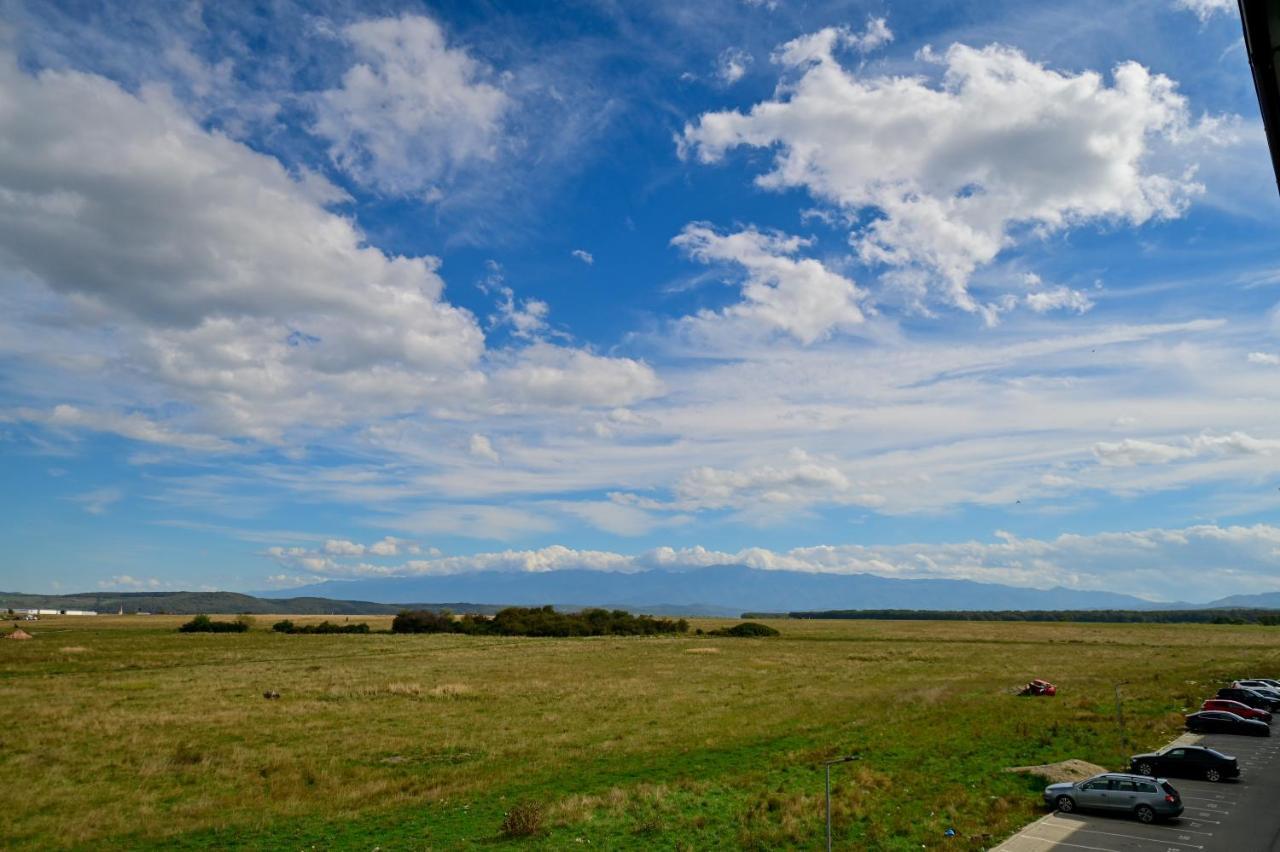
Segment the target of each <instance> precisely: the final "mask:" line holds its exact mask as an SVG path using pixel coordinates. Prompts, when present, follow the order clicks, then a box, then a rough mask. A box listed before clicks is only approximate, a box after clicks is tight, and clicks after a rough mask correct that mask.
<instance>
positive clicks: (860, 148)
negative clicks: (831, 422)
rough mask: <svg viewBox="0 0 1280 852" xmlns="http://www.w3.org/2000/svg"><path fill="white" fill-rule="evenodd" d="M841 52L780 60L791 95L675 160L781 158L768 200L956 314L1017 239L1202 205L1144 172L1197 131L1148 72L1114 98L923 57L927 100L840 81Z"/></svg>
mask: <svg viewBox="0 0 1280 852" xmlns="http://www.w3.org/2000/svg"><path fill="white" fill-rule="evenodd" d="M842 38H843V36H842V35H841V34H840V31H838V30H823V31H821V32H819V33H815V34H813V35H810V36H806V37H803V38H801V39H797V40H796V41H793V42H790V43H788V44H786V45H784V46H783V47H782V48H780V49H779V51H778V52H777V54H776V56H775V59H776V60H777V61H778V62H780V63H781V64H783V65H784V66H786V67H787V69H788V70H789V71H790V72H791V73H792V74H793V75H795V79H790V78H784V80H783V82H782V83H780V85H779V88H778V91H777V93H776V94H775V96H774V98H773V99H771V100H767V101H764V102H761V103H758V104H756V105H755V106H754V107H752V108H751V109H750V110H749V111H747V112H745V113H743V112H738V111H725V112H709V113H706V114H704V115H702V116H701V117H700V118H699V119H698V120H697V121H695V122H693V123H691V124H688V125H687V126H686V127H685V128H684V131H683V133H682V134H681V135H680V138H679V142H680V148H681V152H682V153H683V154H685V155H693V156H696V157H697V158H698V159H699V160H700V161H701V162H704V163H714V162H718V161H720V160H722V159H723V158H724V157H725V155H726V154H727V152H728V151H730V150H731V149H733V148H737V147H744V146H745V147H751V148H765V149H771V150H773V151H774V152H775V153H774V158H773V168H772V170H770V171H768V172H766V173H765V174H762V175H760V176H759V177H758V178H757V181H756V182H757V183H758V184H759V185H760V186H762V187H764V188H766V189H774V190H782V189H788V188H793V187H800V188H804V189H806V190H808V191H809V192H810V193H811V194H812V195H813V196H815V197H817V198H819V199H821V200H823V201H826V202H829V203H831V204H833V205H835V206H836V207H837V208H838V209H839V210H841V211H843V213H844V214H845V215H846V216H847V217H848V220H849V222H850V224H851V225H852V232H851V235H850V239H851V242H852V244H853V245H854V246H855V247H856V249H857V250H858V252H859V254H860V256H861V258H862V259H863V260H864V261H865V262H867V263H870V264H883V265H885V266H887V267H889V268H890V269H895V270H898V271H899V272H911V271H913V270H914V271H918V272H920V273H922V274H927V280H928V283H929V284H930V285H936V286H938V287H940V288H941V290H942V293H943V295H944V298H945V299H946V300H948V301H950V302H951V303H953V304H955V305H956V306H958V307H960V308H963V309H965V310H971V311H976V310H978V309H979V305H978V304H977V303H976V302H975V301H974V299H973V298H972V296H971V295H970V294H969V292H968V286H967V285H968V281H969V278H970V276H971V275H972V273H973V272H974V270H975V269H977V268H978V267H979V266H982V265H984V264H987V263H990V262H991V261H992V260H994V259H995V258H996V256H997V255H998V254H999V253H1000V252H1001V250H1003V249H1004V248H1006V247H1007V246H1010V245H1012V244H1014V243H1015V242H1017V241H1018V240H1020V239H1025V238H1026V237H1027V236H1029V235H1034V234H1047V233H1052V232H1055V231H1060V230H1063V229H1067V228H1071V227H1075V226H1079V225H1082V224H1085V223H1089V222H1123V223H1127V224H1130V225H1140V224H1142V223H1144V222H1147V221H1150V220H1152V219H1162V218H1172V217H1176V216H1178V215H1180V214H1181V213H1182V211H1183V210H1184V209H1185V207H1186V205H1187V203H1188V199H1189V198H1190V197H1191V196H1193V195H1194V194H1196V193H1197V192H1199V191H1200V190H1201V187H1199V186H1198V185H1197V184H1196V183H1194V182H1193V181H1192V180H1191V179H1190V178H1188V177H1187V176H1186V175H1184V174H1163V173H1160V172H1158V171H1156V170H1154V169H1153V168H1152V166H1151V165H1150V163H1149V159H1150V158H1149V156H1148V155H1149V153H1150V151H1151V149H1152V146H1153V144H1154V143H1155V142H1157V141H1161V142H1175V141H1177V139H1178V138H1179V137H1180V136H1182V135H1186V134H1187V133H1188V128H1189V127H1190V126H1191V124H1190V119H1189V116H1188V110H1187V104H1186V100H1185V98H1183V97H1182V96H1181V95H1180V94H1178V92H1177V91H1176V88H1175V85H1174V83H1173V81H1171V80H1170V79H1169V78H1167V77H1164V76H1163V75H1159V74H1152V73H1150V72H1149V71H1148V70H1147V69H1145V68H1143V67H1142V66H1141V65H1138V64H1136V63H1133V62H1126V63H1122V64H1120V65H1118V66H1116V68H1115V69H1114V71H1113V72H1112V79H1111V83H1110V84H1109V85H1108V83H1107V82H1106V81H1105V80H1104V79H1103V78H1102V76H1101V75H1100V74H1098V73H1096V72H1093V71H1085V72H1081V73H1078V74H1077V73H1069V72H1060V71H1055V70H1052V69H1049V68H1046V67H1045V66H1044V65H1041V64H1039V63H1036V62H1033V61H1032V60H1030V59H1028V58H1027V57H1026V56H1025V55H1023V54H1022V53H1021V52H1020V51H1018V50H1016V49H1014V48H1011V47H1005V46H1000V45H992V46H989V47H985V48H981V49H975V48H972V47H968V46H966V45H962V44H956V45H953V46H951V47H950V48H948V49H947V51H946V52H945V53H943V54H942V55H940V56H938V55H935V54H933V53H931V52H928V51H926V52H924V53H923V54H922V58H923V59H924V60H925V61H926V62H927V63H929V64H933V63H937V64H939V65H941V67H942V78H941V82H940V83H939V84H938V85H932V84H930V82H929V80H928V79H927V78H926V77H924V76H915V77H900V76H865V75H863V74H861V72H854V71H849V70H847V69H845V68H844V67H842V66H841V65H840V63H839V62H838V61H837V60H836V58H835V56H834V54H833V51H834V50H835V48H836V47H837V46H838V45H839V44H840V42H841V40H842ZM904 139H910V140H911V143H910V144H903V142H902V140H904ZM867 211H872V212H873V213H874V215H872V216H870V217H868V216H867V215H866V213H867Z"/></svg>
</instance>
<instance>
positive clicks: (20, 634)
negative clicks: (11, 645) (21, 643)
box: [4, 627, 31, 639]
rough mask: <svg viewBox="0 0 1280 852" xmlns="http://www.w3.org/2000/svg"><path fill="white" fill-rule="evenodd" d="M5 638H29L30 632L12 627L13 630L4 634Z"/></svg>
mask: <svg viewBox="0 0 1280 852" xmlns="http://www.w3.org/2000/svg"><path fill="white" fill-rule="evenodd" d="M4 638H6V639H30V638H31V634H30V633H28V632H27V631H25V630H23V629H22V628H21V627H15V628H13V632H12V633H10V634H8V635H7V636H5V637H4Z"/></svg>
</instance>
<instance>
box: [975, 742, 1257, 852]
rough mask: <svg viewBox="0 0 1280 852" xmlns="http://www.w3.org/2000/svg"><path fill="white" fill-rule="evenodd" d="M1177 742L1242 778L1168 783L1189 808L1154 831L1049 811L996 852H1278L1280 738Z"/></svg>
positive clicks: (1104, 817)
mask: <svg viewBox="0 0 1280 852" xmlns="http://www.w3.org/2000/svg"><path fill="white" fill-rule="evenodd" d="M1172 744H1178V745H1197V744H1198V745H1205V746H1208V747H1210V748H1214V749H1217V750H1218V751H1220V752H1223V753H1224V754H1231V755H1235V756H1236V757H1237V758H1239V761H1240V778H1239V780H1233V781H1220V782H1218V783H1216V784H1215V783H1211V782H1209V781H1193V780H1190V779H1187V778H1170V779H1168V781H1169V783H1170V784H1172V785H1173V786H1174V788H1176V789H1177V791H1178V793H1179V794H1181V796H1182V804H1183V807H1184V808H1185V810H1184V811H1183V814H1182V816H1181V817H1179V818H1178V819H1176V820H1173V821H1171V822H1158V823H1155V824H1154V825H1143V824H1142V823H1140V822H1138V821H1137V820H1136V819H1133V818H1132V817H1127V816H1124V815H1111V814H1094V813H1083V812H1077V813H1071V814H1060V813H1050V814H1048V815H1046V816H1044V817H1041V818H1040V819H1038V820H1036V821H1035V822H1033V823H1031V824H1030V825H1028V826H1027V827H1026V828H1024V829H1023V830H1022V831H1020V832H1018V833H1017V834H1015V835H1014V836H1013V837H1010V838H1009V839H1008V840H1006V841H1005V842H1004V843H1001V844H1000V845H999V846H997V847H995V850H993V852H1047V850H1054V849H1060V850H1062V852H1077V850H1086V852H1280V736H1276V737H1247V736H1236V735H1231V734H1184V735H1182V736H1181V737H1178V739H1176V740H1174V742H1173V743H1172ZM1120 771H1126V772H1127V771H1128V768H1127V767H1125V768H1124V769H1123V770H1120Z"/></svg>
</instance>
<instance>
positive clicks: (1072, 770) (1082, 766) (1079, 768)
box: [1005, 758, 1109, 784]
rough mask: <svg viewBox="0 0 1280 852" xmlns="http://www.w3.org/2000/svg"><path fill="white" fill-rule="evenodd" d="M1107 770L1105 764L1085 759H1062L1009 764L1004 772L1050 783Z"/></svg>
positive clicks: (1077, 779)
mask: <svg viewBox="0 0 1280 852" xmlns="http://www.w3.org/2000/svg"><path fill="white" fill-rule="evenodd" d="M1107 771H1109V770H1108V769H1107V768H1106V767H1105V766H1099V765H1098V764H1096V763H1090V762H1088V761H1087V760H1076V759H1075V758H1072V759H1071V760H1063V761H1060V762H1058V763H1044V764H1041V765H1040V766H1010V767H1009V768H1007V769H1006V770H1005V772H1023V773H1026V774H1027V775H1035V776H1037V777H1039V778H1043V779H1044V780H1046V781H1048V782H1049V783H1050V784H1057V783H1060V782H1062V781H1083V780H1084V779H1086V778H1092V777H1093V776H1095V775H1098V774H1100V773H1102V772H1107Z"/></svg>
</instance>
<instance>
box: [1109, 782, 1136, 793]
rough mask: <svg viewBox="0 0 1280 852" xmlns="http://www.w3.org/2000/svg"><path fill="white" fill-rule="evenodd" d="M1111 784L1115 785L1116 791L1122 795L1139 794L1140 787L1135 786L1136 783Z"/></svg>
mask: <svg viewBox="0 0 1280 852" xmlns="http://www.w3.org/2000/svg"><path fill="white" fill-rule="evenodd" d="M1111 783H1112V784H1114V785H1115V789H1116V790H1119V791H1120V792H1121V793H1136V792H1138V785H1137V784H1135V783H1134V782H1132V781H1113V782H1111Z"/></svg>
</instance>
